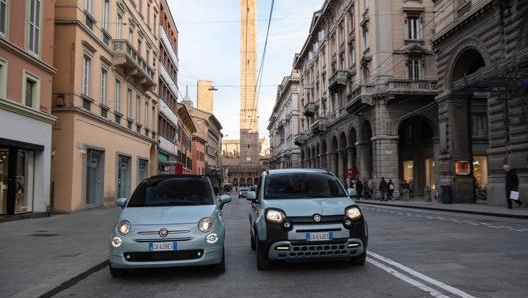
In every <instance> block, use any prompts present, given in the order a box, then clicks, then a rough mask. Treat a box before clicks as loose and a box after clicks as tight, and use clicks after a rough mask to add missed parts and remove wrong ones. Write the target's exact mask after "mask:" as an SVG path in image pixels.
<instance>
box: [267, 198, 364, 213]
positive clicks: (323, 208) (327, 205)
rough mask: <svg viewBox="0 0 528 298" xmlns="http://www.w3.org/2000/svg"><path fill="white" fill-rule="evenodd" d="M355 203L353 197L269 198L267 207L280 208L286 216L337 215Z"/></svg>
mask: <svg viewBox="0 0 528 298" xmlns="http://www.w3.org/2000/svg"><path fill="white" fill-rule="evenodd" d="M350 205H354V201H353V200H352V199H351V198H348V197H343V198H333V199H314V198H309V199H288V200H267V201H266V204H265V208H278V209H281V210H282V211H284V212H285V213H286V216H306V215H311V214H315V213H318V214H321V215H336V214H344V213H345V208H346V207H348V206H350Z"/></svg>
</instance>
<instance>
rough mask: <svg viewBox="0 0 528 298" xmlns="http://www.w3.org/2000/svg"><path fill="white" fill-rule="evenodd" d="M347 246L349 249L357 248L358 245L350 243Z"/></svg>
mask: <svg viewBox="0 0 528 298" xmlns="http://www.w3.org/2000/svg"><path fill="white" fill-rule="evenodd" d="M347 246H348V247H349V248H351V247H359V243H356V242H352V243H349V244H348V245H347Z"/></svg>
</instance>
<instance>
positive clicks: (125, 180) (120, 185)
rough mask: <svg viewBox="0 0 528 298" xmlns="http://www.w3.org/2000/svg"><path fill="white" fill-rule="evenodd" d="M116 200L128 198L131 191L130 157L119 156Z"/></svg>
mask: <svg viewBox="0 0 528 298" xmlns="http://www.w3.org/2000/svg"><path fill="white" fill-rule="evenodd" d="M117 167H118V170H117V198H128V197H129V196H130V189H131V183H130V180H131V177H130V176H131V172H132V171H131V167H130V156H125V155H119V157H118V162H117Z"/></svg>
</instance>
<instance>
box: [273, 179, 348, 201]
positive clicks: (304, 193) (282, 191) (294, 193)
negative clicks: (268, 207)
mask: <svg viewBox="0 0 528 298" xmlns="http://www.w3.org/2000/svg"><path fill="white" fill-rule="evenodd" d="M346 196H347V194H346V193H345V190H344V189H343V187H342V186H341V185H340V183H339V181H338V180H337V178H336V177H335V176H332V175H330V174H326V173H280V174H273V175H269V176H268V177H267V178H266V181H265V186H264V197H265V198H266V199H296V198H306V197H309V198H333V197H346Z"/></svg>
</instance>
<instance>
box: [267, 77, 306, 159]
mask: <svg viewBox="0 0 528 298" xmlns="http://www.w3.org/2000/svg"><path fill="white" fill-rule="evenodd" d="M300 92H301V90H300V86H299V72H297V71H293V72H292V73H291V74H290V75H289V76H287V77H284V78H283V79H282V83H281V84H280V85H279V87H278V88H277V99H276V101H275V105H274V106H273V111H272V113H271V117H270V119H269V124H268V127H267V129H268V131H269V132H270V147H271V155H270V158H269V165H270V167H271V168H279V169H280V168H298V167H300V166H301V152H300V149H299V147H298V146H297V145H295V143H294V138H295V136H297V135H298V134H299V127H300V124H301V122H303V121H304V120H305V119H304V117H302V116H301V109H302V108H301V101H300V99H299V93H300Z"/></svg>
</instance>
